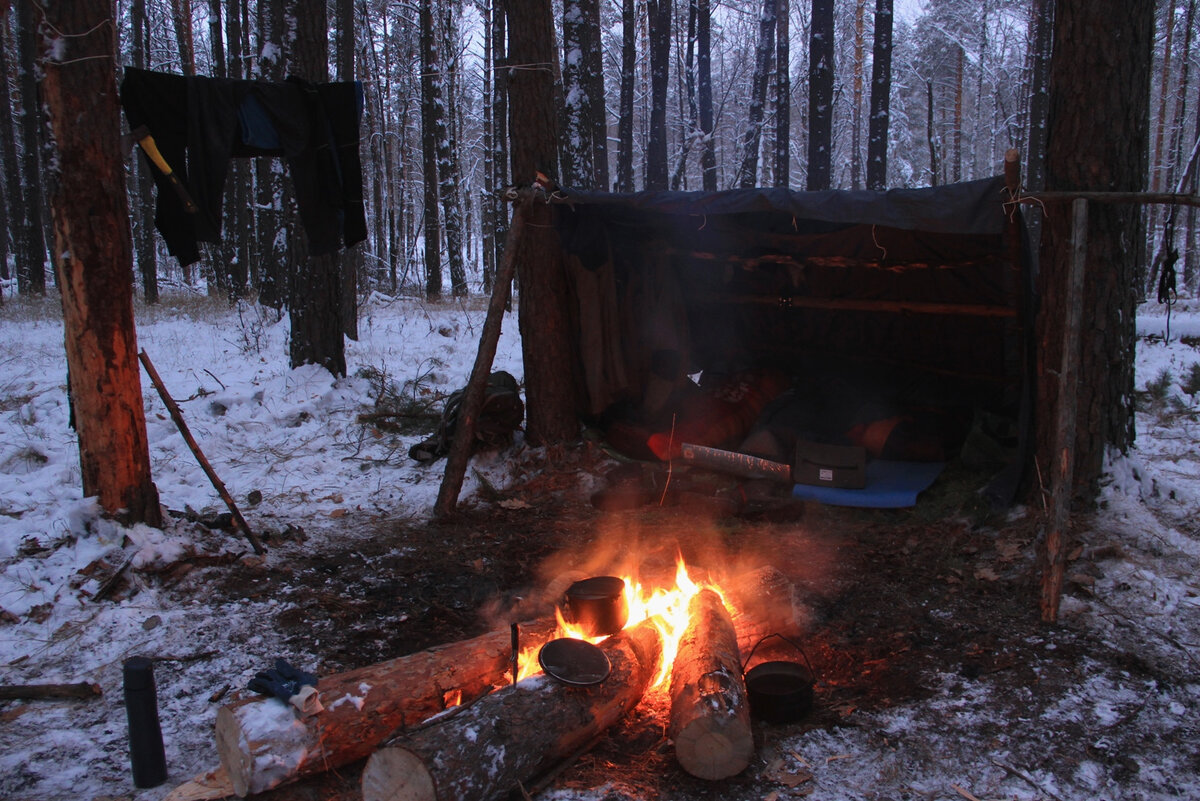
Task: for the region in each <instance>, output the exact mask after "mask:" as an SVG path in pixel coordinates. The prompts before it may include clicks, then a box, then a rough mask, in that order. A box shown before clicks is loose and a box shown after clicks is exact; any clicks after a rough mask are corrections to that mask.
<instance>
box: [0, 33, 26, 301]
mask: <svg viewBox="0 0 1200 801" xmlns="http://www.w3.org/2000/svg"><path fill="white" fill-rule="evenodd" d="M8 33H9V29H8V15H7V14H5V15H2V16H0V76H3V77H4V80H2V81H0V108H8V109H11V108H12V107H13V105H12V96H11V92H10V91H9V88H8V76H9V72H10V65H9V59H8V45H9V36H8ZM0 158H2V159H3V161H4V164H3V170H4V206H5V209H6V211H7V214H6V215H5V219H4V227H3V228H0V237H3V239H4V244H5V248H4V260H3V262H0V277H2V278H4V279H5V280H7V279H8V278H9V277H10V276H9V271H8V254H9V251H8V242H9V239H10V238H11V240H12V246H13V248H14V249H15V250H16V253H15V255H16V256H17V258H18V259H20V258H21V256H20V248H21V236H22V232H23V231H24V230H25V221H24V218H25V200H24V197H23V195H24V193H23V192H22V187H21V176H20V171H19V170H18V162H17V139H16V133H15V132H14V131H13V120H12V115H11V114H6V115H4V118H3V119H0Z"/></svg>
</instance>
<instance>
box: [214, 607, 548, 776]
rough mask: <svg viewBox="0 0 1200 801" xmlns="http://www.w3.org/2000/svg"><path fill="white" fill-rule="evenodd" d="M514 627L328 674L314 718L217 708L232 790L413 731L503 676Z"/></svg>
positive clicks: (267, 705)
mask: <svg viewBox="0 0 1200 801" xmlns="http://www.w3.org/2000/svg"><path fill="white" fill-rule="evenodd" d="M554 631H555V622H554V621H553V620H539V621H536V622H533V623H529V624H526V625H524V626H522V627H521V634H522V645H523V646H540V645H541V644H542V643H544V642H546V641H547V640H549V639H550V638H551V637H553V636H554ZM510 657H511V640H510V632H509V629H508V628H504V629H502V630H497V631H492V632H489V633H487V634H483V635H481V636H479V637H475V638H473V639H469V640H462V641H460V642H456V643H450V644H447V645H442V646H438V647H436V648H431V649H429V650H426V651H421V652H418V653H415V654H410V655H408V656H402V657H398V658H396V659H391V660H388V661H386V662H380V663H377V664H374V665H368V666H366V667H362V668H358V669H357V670H351V671H347V672H345V673H339V674H336V675H333V676H326V677H324V678H322V679H321V680H320V681H319V682H318V683H317V690H318V693H319V699H320V701H321V705H322V706H323V707H324V709H323V710H322V711H320V712H318V713H317V714H315V715H312V716H310V717H307V718H300V717H298V716H297V715H296V714H295V713H294V712H293V710H292V707H291V706H289V705H287V704H284V703H282V702H280V701H279V700H277V699H275V698H267V697H258V696H255V697H248V698H243V699H241V700H239V701H236V702H234V703H232V704H228V705H226V706H223V707H221V709H220V710H218V712H217V732H216V737H217V753H218V755H219V756H220V758H221V765H222V766H223V767H224V768H225V770H226V771H227V772H228V773H229V778H230V780H231V781H232V784H233V790H234V792H235V793H237V795H239V796H242V797H245V796H246V795H247V794H249V793H260V792H262V791H264V790H269V789H271V788H272V787H277V786H279V785H280V784H283V783H285V782H289V781H293V780H295V779H297V778H300V777H302V776H307V775H310V774H314V773H320V772H322V771H326V770H331V769H333V768H337V767H340V766H342V765H346V764H349V763H350V762H354V761H355V760H358V759H362V758H363V757H365V756H367V755H368V754H370V753H371V752H372V751H374V750H375V748H376V747H377V746H378V745H379V744H380V743H382V742H384V741H385V740H387V739H388V738H389V737H392V736H394V735H395V734H396V732H397V731H400V730H402V729H404V728H406V727H411V726H415V725H416V724H418V723H420V722H422V721H424V720H425V719H427V718H429V717H431V716H432V715H435V714H437V713H439V712H442V711H444V710H445V709H446V708H447V707H448V706H453V705H454V704H455V703H458V701H457V700H455V699H454V698H452V697H451V696H452V695H453V694H456V693H461V698H462V700H463V701H464V702H465V701H469V700H471V699H473V698H475V697H477V696H479V695H483V694H485V693H487V692H489V691H490V690H491V689H492V688H493V687H494V686H495V685H497V684H503V683H504V682H505V681H506V674H507V673H508V671H509V669H510V667H511V661H510Z"/></svg>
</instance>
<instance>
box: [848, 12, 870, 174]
mask: <svg viewBox="0 0 1200 801" xmlns="http://www.w3.org/2000/svg"><path fill="white" fill-rule="evenodd" d="M866 5H867V0H855V3H854V97H853V100H852V106H851V120H850V188H851V189H861V188H862V106H863V73H864V72H865V71H866V64H865V63H864V56H863V51H864V49H865V48H864V39H865V36H864V17H865V16H866Z"/></svg>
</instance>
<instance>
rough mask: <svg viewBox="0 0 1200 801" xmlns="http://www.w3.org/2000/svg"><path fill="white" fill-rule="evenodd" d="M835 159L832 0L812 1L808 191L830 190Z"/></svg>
mask: <svg viewBox="0 0 1200 801" xmlns="http://www.w3.org/2000/svg"><path fill="white" fill-rule="evenodd" d="M832 159H833V0H813V2H812V31H811V35H810V38H809V56H808V182H807V184H806V186H807V188H808V190H809V191H810V192H811V191H814V190H819V189H828V188H829V187H830V178H831V173H832Z"/></svg>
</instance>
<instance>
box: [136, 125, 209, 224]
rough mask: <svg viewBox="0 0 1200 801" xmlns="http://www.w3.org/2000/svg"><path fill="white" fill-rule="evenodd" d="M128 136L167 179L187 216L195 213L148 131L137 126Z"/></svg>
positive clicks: (182, 186)
mask: <svg viewBox="0 0 1200 801" xmlns="http://www.w3.org/2000/svg"><path fill="white" fill-rule="evenodd" d="M130 136H132V138H133V139H134V141H136V142H137V143H138V145H139V146H141V148H142V152H143V153H145V154H146V155H147V156H149V157H150V160H151V161H152V162H154V166H155V167H158V169H159V171H160V172H161V173H162V174H163V175H165V176H166V177H167V180H168V181H170V182H171V186H173V187H174V188H175V194H177V195H179V199H180V200H181V201H183V209H184V211H186V212H188V213H189V214H195V213H196V204H195V202H194V201H193V200H192V197H191V195H189V194H188V191H187V188H186V187H185V186H184V185H183V182H182V181H180V180H179V176H178V175H176V174H175V171H174V170H172V169H171V165H170V164H168V163H167V160H166V159H165V158H163V155H162V153H160V152H158V145H156V144H155V143H154V137H153V136H152V135H151V134H150V129H149V128H147V127H146V126H145V125H139V126H138V127H137V128H134V129H133V131H131V132H130Z"/></svg>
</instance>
